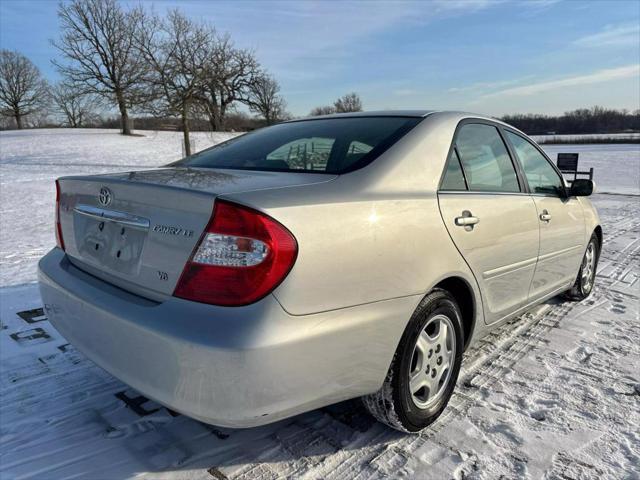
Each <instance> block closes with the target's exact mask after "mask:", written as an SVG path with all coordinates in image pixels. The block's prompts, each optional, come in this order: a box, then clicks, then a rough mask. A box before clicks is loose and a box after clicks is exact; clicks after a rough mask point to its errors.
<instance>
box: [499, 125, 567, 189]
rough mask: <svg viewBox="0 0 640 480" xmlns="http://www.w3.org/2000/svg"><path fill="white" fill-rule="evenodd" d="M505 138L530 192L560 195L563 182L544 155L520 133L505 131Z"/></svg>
mask: <svg viewBox="0 0 640 480" xmlns="http://www.w3.org/2000/svg"><path fill="white" fill-rule="evenodd" d="M507 138H508V139H509V141H510V142H511V145H513V148H514V150H515V151H516V155H517V156H518V160H520V163H521V165H522V169H523V170H524V175H525V177H527V183H529V188H530V189H531V192H532V193H543V194H551V195H558V196H560V195H561V194H562V193H563V192H564V184H563V182H562V179H561V178H560V175H558V172H556V170H555V168H553V167H552V166H551V164H550V163H549V162H548V161H547V159H546V158H545V157H544V155H542V154H541V153H540V152H539V151H538V149H537V148H536V147H534V146H533V145H532V144H531V143H530V142H529V141H527V140H526V139H525V138H523V137H521V136H520V135H517V134H515V133H513V132H509V131H507Z"/></svg>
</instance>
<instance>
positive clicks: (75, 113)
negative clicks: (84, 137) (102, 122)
mask: <svg viewBox="0 0 640 480" xmlns="http://www.w3.org/2000/svg"><path fill="white" fill-rule="evenodd" d="M51 98H52V100H53V103H54V105H55V107H56V110H57V111H58V112H59V113H60V114H61V115H62V116H63V118H64V120H65V121H64V124H65V125H67V126H69V127H72V128H78V127H84V126H86V125H87V124H88V123H90V122H94V121H96V120H97V118H98V116H97V113H96V108H97V107H98V106H99V105H100V99H99V98H96V96H95V95H90V94H83V93H82V92H79V91H78V90H77V88H76V87H75V86H74V85H72V84H69V83H66V82H60V83H58V84H57V85H56V86H55V87H54V88H53V90H52V93H51Z"/></svg>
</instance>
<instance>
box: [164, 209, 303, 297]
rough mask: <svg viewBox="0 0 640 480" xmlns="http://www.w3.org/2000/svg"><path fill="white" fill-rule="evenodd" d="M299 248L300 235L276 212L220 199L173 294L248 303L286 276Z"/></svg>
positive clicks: (271, 289) (274, 286) (272, 287)
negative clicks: (273, 215) (272, 214)
mask: <svg viewBox="0 0 640 480" xmlns="http://www.w3.org/2000/svg"><path fill="white" fill-rule="evenodd" d="M297 254H298V244H297V242H296V239H295V238H294V236H293V235H292V234H291V232H289V230H287V229H286V228H285V227H284V226H283V225H281V224H280V223H278V222H277V221H275V220H274V219H273V218H271V217H269V216H268V215H265V214H264V213H261V212H258V211H256V210H253V209H251V208H248V207H245V206H242V205H237V204H235V203H231V202H227V201H224V200H216V203H215V207H214V209H213V214H212V216H211V220H209V224H208V225H207V228H206V230H205V232H204V233H203V234H202V237H201V239H200V242H199V244H198V245H197V246H196V248H195V250H194V252H193V254H192V255H191V258H190V260H189V262H187V264H186V266H185V267H184V271H183V272H182V276H181V277H180V280H179V281H178V285H177V286H176V289H175V291H174V293H173V294H174V295H175V296H176V297H180V298H185V299H187V300H194V301H196V302H203V303H210V304H214V305H225V306H240V305H247V304H249V303H253V302H256V301H258V300H260V299H261V298H263V297H265V296H266V295H268V294H269V293H270V292H272V291H273V289H275V288H276V287H277V286H278V285H279V284H280V282H282V280H284V278H285V277H286V276H287V274H288V273H289V271H290V270H291V267H293V264H294V262H295V260H296V256H297Z"/></svg>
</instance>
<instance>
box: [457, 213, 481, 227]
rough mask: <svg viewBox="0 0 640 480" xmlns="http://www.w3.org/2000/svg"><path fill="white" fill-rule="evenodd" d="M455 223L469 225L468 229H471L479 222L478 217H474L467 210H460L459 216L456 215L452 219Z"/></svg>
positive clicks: (462, 225)
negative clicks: (460, 214)
mask: <svg viewBox="0 0 640 480" xmlns="http://www.w3.org/2000/svg"><path fill="white" fill-rule="evenodd" d="M454 222H455V224H456V225H457V226H458V227H469V229H473V226H474V225H475V224H477V223H479V222H480V219H479V218H478V217H474V216H473V215H472V214H471V212H470V211H469V210H465V211H463V212H462V216H461V217H456V218H455V219H454Z"/></svg>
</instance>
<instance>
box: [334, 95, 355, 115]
mask: <svg viewBox="0 0 640 480" xmlns="http://www.w3.org/2000/svg"><path fill="white" fill-rule="evenodd" d="M333 106H334V107H335V109H336V113H346V112H361V111H362V100H360V97H359V96H358V94H357V93H355V92H352V93H347V94H346V95H343V96H342V97H340V98H339V99H337V100H336V101H335V102H333Z"/></svg>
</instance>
